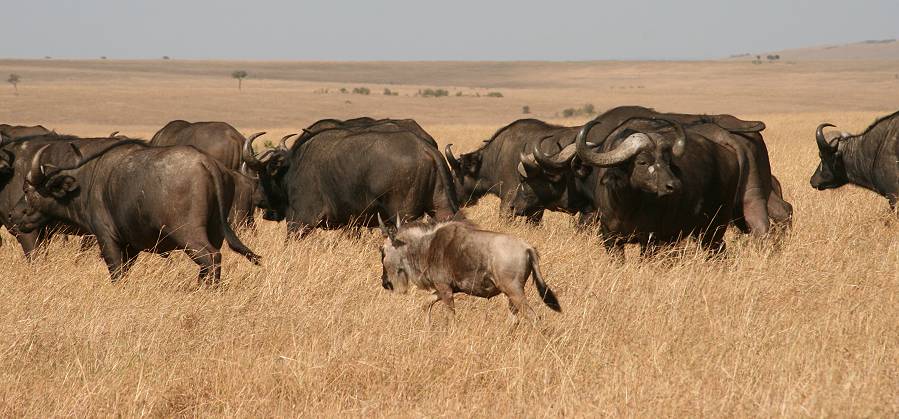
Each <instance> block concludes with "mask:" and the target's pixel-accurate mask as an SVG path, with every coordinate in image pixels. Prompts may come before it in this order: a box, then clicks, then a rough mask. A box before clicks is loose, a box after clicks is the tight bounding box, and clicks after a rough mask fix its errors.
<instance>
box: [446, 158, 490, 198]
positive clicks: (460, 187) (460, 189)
mask: <svg viewBox="0 0 899 419" xmlns="http://www.w3.org/2000/svg"><path fill="white" fill-rule="evenodd" d="M444 151H445V154H446V160H447V162H449V165H450V168H452V169H453V177H454V178H455V181H456V189H457V193H458V194H459V199H460V200H461V201H464V202H466V203H467V204H472V205H473V204H476V203H477V202H478V198H480V195H481V194H480V193H478V190H477V189H478V187H479V186H481V185H479V183H480V181H479V178H480V172H481V156H482V154H483V149H478V150H476V151H473V152H471V153H465V154H462V155H460V156H459V158H456V156H454V155H453V145H452V144H447V145H446V148H445V149H444Z"/></svg>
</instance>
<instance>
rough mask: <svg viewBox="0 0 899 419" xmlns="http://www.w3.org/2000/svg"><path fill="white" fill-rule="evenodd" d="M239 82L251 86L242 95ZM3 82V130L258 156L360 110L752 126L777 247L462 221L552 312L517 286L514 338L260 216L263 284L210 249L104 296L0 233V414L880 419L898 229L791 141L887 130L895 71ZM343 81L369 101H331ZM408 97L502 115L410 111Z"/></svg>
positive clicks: (890, 393)
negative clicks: (681, 242)
mask: <svg viewBox="0 0 899 419" xmlns="http://www.w3.org/2000/svg"><path fill="white" fill-rule="evenodd" d="M236 69H246V70H247V71H249V72H250V73H251V78H250V79H248V80H246V81H245V82H244V86H245V87H244V90H243V91H242V92H238V91H237V89H236V82H235V81H234V80H232V79H230V78H229V77H228V75H229V74H230V72H231V71H232V70H236ZM13 72H14V73H18V74H20V75H21V76H22V83H21V84H20V86H19V90H20V94H19V96H13V95H12V92H11V88H10V89H9V90H8V91H7V90H0V122H15V123H29V124H30V123H42V124H44V125H46V126H48V127H52V128H55V129H57V130H58V131H60V132H67V133H75V134H80V135H101V134H107V133H109V132H110V131H113V130H118V131H122V132H123V133H124V134H128V135H133V136H142V137H148V136H150V135H152V133H153V132H154V131H155V130H156V129H157V128H159V127H161V126H162V125H163V124H164V123H165V122H167V121H168V120H171V119H176V118H183V119H189V120H210V119H212V120H224V121H228V122H231V123H233V124H234V125H235V126H237V127H238V128H239V129H240V130H242V131H244V132H250V131H257V130H268V131H269V132H270V134H269V137H271V138H272V139H277V138H279V137H278V135H280V134H284V133H287V132H292V131H296V130H298V129H299V128H301V127H303V126H306V125H308V124H309V123H311V122H313V121H314V120H316V119H319V118H322V117H352V116H359V115H372V116H375V117H387V116H392V117H412V118H416V119H418V120H419V121H420V122H421V123H422V124H423V126H424V127H425V129H427V130H428V131H430V132H431V133H432V134H433V135H434V136H435V138H437V139H438V141H440V142H441V143H442V144H445V143H449V142H452V143H455V144H456V147H457V149H458V150H470V149H472V148H474V147H476V146H477V144H478V143H479V142H480V141H481V140H482V139H485V138H487V137H488V136H489V135H490V134H491V133H492V132H493V131H494V130H495V129H497V128H499V127H500V126H502V125H504V124H506V123H508V122H510V121H512V120H514V119H516V118H519V117H521V107H522V106H524V105H528V106H530V107H531V110H532V112H533V114H534V115H533V116H535V117H539V118H548V119H552V120H553V121H555V122H559V123H565V124H576V123H580V122H582V121H583V118H580V119H578V118H573V119H561V118H558V117H557V116H556V114H557V113H558V112H559V111H560V110H561V109H563V108H567V107H575V106H579V105H581V104H583V103H588V102H589V103H593V104H595V105H596V107H597V109H600V110H601V109H606V108H608V107H611V106H614V105H617V104H642V105H648V106H655V107H657V108H659V109H661V110H671V111H679V112H729V113H735V114H737V115H739V116H741V117H744V118H758V119H762V120H764V121H765V122H766V123H767V125H768V129H767V130H766V131H765V132H764V134H765V137H766V140H767V141H768V144H769V148H770V151H771V159H772V162H773V165H774V170H775V173H776V174H777V176H778V177H779V178H780V179H781V181H782V182H783V185H784V189H785V195H786V197H787V199H788V200H789V201H791V202H792V203H793V205H794V208H795V228H794V229H793V231H792V232H791V233H790V234H789V235H788V236H787V237H785V238H784V240H783V241H782V242H781V243H779V244H777V245H774V244H771V243H754V242H752V241H750V240H747V239H745V238H744V237H740V236H737V235H731V236H730V239H729V241H728V246H729V252H728V255H727V257H725V258H722V259H720V260H707V259H706V257H705V255H704V254H702V253H700V252H698V251H697V250H696V249H695V247H694V246H692V245H690V244H687V245H686V246H684V247H680V248H675V249H672V250H671V251H670V252H668V253H667V254H663V255H660V256H657V257H654V258H652V259H647V260H639V259H638V258H636V257H634V251H633V250H634V249H630V251H629V256H631V257H630V258H629V260H628V262H626V263H624V264H614V263H612V261H611V260H610V259H609V257H608V256H607V255H606V254H604V253H603V251H602V250H601V249H600V244H599V240H598V238H597V237H595V236H593V235H589V234H576V233H575V232H574V230H573V228H572V219H571V217H569V216H565V215H560V214H551V215H550V216H548V217H547V221H546V223H545V224H544V225H543V226H540V227H530V226H526V225H524V224H522V223H519V222H509V221H506V220H502V219H500V218H498V217H497V215H496V209H497V202H498V201H496V200H492V199H491V200H486V201H484V202H482V203H481V204H480V205H478V206H476V207H473V208H470V209H468V210H467V214H468V216H469V217H470V218H472V219H474V220H476V221H477V222H479V223H480V224H482V225H483V226H485V227H487V228H490V229H495V230H500V231H506V232H510V233H512V234H515V235H518V236H521V237H524V238H525V239H527V240H528V241H530V242H531V243H532V244H534V245H535V246H536V247H537V248H538V249H539V250H540V251H541V253H542V255H543V269H544V273H545V275H546V278H547V282H548V283H549V284H550V286H551V287H552V288H553V289H554V290H555V291H556V293H557V294H558V295H559V298H560V300H561V302H562V306H563V310H564V312H563V313H562V314H556V313H553V312H551V311H549V310H548V309H546V307H544V306H542V305H538V304H539V300H538V298H537V295H536V292H535V291H534V289H533V287H532V286H530V285H529V289H528V292H529V299H530V301H531V303H532V304H533V305H534V306H535V307H536V308H537V310H538V312H539V313H540V314H541V316H542V320H541V321H540V322H539V323H537V324H536V325H522V326H521V327H519V328H518V329H516V330H511V328H510V326H511V323H510V321H509V318H508V311H507V310H506V303H505V301H504V299H503V298H496V299H494V300H490V301H487V300H479V299H474V298H461V299H459V301H458V303H457V311H458V315H457V316H456V317H455V319H452V318H451V317H450V316H449V314H448V312H447V311H446V310H445V309H442V308H439V307H440V306H437V307H438V308H437V309H435V318H434V321H433V323H431V324H428V323H427V322H426V320H425V316H424V313H423V312H422V311H421V309H420V306H421V303H422V302H424V301H425V300H426V297H425V296H424V295H423V294H420V293H418V294H415V293H413V294H410V295H405V296H403V295H392V294H390V293H388V292H386V291H384V290H383V289H381V287H380V280H379V277H380V272H381V271H380V263H379V258H378V251H377V246H378V244H379V242H380V240H381V239H380V236H379V234H376V233H371V234H365V235H363V237H361V238H354V237H350V236H348V235H344V234H341V233H339V232H316V233H314V234H312V235H311V236H309V237H308V238H306V239H305V240H303V241H301V242H286V243H285V241H284V237H285V234H286V232H285V228H284V225H283V224H273V223H268V222H263V223H262V225H261V226H260V227H259V228H258V230H257V231H255V232H250V231H244V232H242V233H241V236H242V237H243V238H244V239H245V241H246V242H247V243H248V244H249V245H250V247H251V248H253V249H254V250H255V251H256V252H257V253H260V254H262V255H263V256H264V258H265V259H264V265H263V266H262V267H254V266H252V265H250V264H249V263H248V262H246V261H245V260H243V259H242V258H240V257H239V256H237V255H236V254H234V253H231V252H229V251H225V266H224V270H223V276H224V278H225V285H224V286H223V287H221V288H220V289H217V290H210V289H205V288H199V289H198V288H197V286H196V283H195V275H196V269H195V266H194V265H193V264H192V263H191V262H190V261H189V260H188V259H187V258H186V257H184V256H183V255H181V256H177V257H173V258H171V260H168V261H167V260H164V259H162V258H159V257H158V256H155V255H143V256H141V258H140V261H139V262H138V264H137V265H136V266H135V268H134V269H133V270H132V272H131V273H130V274H129V276H128V277H127V280H126V281H125V282H124V283H123V284H120V285H110V284H109V282H108V280H107V276H106V275H107V274H106V268H105V266H104V265H103V263H102V262H101V260H100V258H99V257H98V253H97V250H96V249H94V250H92V251H90V252H87V253H84V254H79V253H78V251H77V247H78V246H77V243H75V242H74V241H68V242H64V241H56V242H54V243H52V244H51V246H50V251H49V255H48V256H46V257H45V258H43V259H41V260H39V261H37V262H36V263H34V264H28V263H26V262H25V261H24V260H23V258H22V255H21V250H20V249H19V247H18V245H16V244H15V242H14V240H13V239H12V237H11V236H9V235H8V234H7V233H6V232H3V233H2V235H3V239H4V246H3V247H2V248H0V264H2V265H3V266H4V273H3V275H2V276H0V304H2V309H0V416H2V417H14V416H32V417H48V416H76V417H84V416H175V415H178V416H181V415H183V416H316V417H318V416H336V415H346V416H401V417H406V416H452V415H457V414H461V415H464V416H525V417H536V416H549V417H554V416H560V415H567V416H598V415H602V416H643V417H658V416H678V417H684V416H761V417H772V416H790V417H793V416H816V417H820V416H844V417H845V416H855V417H896V416H897V415H899V274H897V267H899V222H897V221H896V219H895V216H893V215H891V214H889V213H888V206H887V203H886V200H885V199H882V198H880V197H877V196H875V195H874V194H872V193H869V192H866V191H860V190H857V189H852V188H844V189H841V190H837V191H827V192H817V191H814V190H812V189H811V188H810V187H809V185H808V179H809V177H810V176H811V174H812V171H813V170H814V167H815V165H816V160H817V155H816V154H817V153H816V150H815V144H814V140H813V130H814V127H815V126H816V125H817V124H818V123H819V122H821V121H824V120H828V121H830V122H833V123H835V124H837V125H839V127H840V128H841V129H846V130H859V129H862V128H864V127H865V126H866V125H867V124H868V123H869V122H871V121H872V120H873V119H874V117H875V116H877V115H879V114H883V113H886V112H892V111H894V110H895V109H896V106H897V105H899V103H897V102H896V92H897V89H899V79H897V77H896V74H897V73H899V62H888V61H882V62H872V63H847V62H828V63H795V64H789V63H780V64H765V65H759V66H753V65H751V64H749V63H742V62H705V63H698V62H691V63H678V62H670V63H652V62H648V63H221V62H180V61H167V62H163V61H158V62H157V61H145V62H116V61H103V62H101V61H83V62H76V61H56V60H52V61H0V74H2V75H4V76H5V75H6V74H7V73H13ZM253 75H256V76H257V77H256V78H253V77H252V76H253ZM360 86H366V87H369V88H370V89H371V91H372V93H373V94H372V95H370V96H361V95H352V94H339V93H335V91H337V90H339V89H340V87H346V88H348V89H350V90H351V89H352V88H353V87H360ZM0 87H4V88H8V87H9V86H0ZM385 87H389V88H391V89H392V90H395V91H398V92H399V93H400V95H399V96H395V97H386V96H383V95H381V94H380V93H381V91H382V90H383V89H384V88H385ZM428 87H432V88H446V89H448V90H449V91H450V93H451V95H452V94H454V93H455V92H456V91H464V92H465V94H466V95H473V94H474V93H479V94H481V96H484V94H485V93H486V92H489V91H500V92H502V94H503V95H504V97H503V98H486V97H480V98H478V97H472V96H464V97H454V96H450V97H444V98H437V99H435V98H420V97H414V96H412V94H414V93H415V92H416V91H417V90H418V89H420V88H428ZM324 88H328V89H330V92H331V93H328V94H316V93H313V91H315V90H319V89H324Z"/></svg>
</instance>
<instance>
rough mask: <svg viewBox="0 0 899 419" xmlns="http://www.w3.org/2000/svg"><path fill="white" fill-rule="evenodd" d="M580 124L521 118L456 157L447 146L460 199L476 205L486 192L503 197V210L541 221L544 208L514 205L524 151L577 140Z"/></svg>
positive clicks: (556, 148)
mask: <svg viewBox="0 0 899 419" xmlns="http://www.w3.org/2000/svg"><path fill="white" fill-rule="evenodd" d="M578 129H579V127H562V126H557V125H551V124H547V123H545V122H543V121H538V120H536V119H521V120H518V121H515V122H513V123H511V124H509V125H507V126H505V127H503V128H501V129H500V130H499V131H497V132H496V133H495V134H493V137H491V138H490V139H489V140H487V141H485V142H484V144H483V145H482V146H481V147H480V148H478V149H477V150H475V151H472V152H470V153H464V154H461V155H459V157H458V158H457V157H456V156H455V155H453V152H452V144H448V145H447V146H446V149H445V152H446V159H447V161H448V162H449V164H450V167H452V169H453V174H454V175H455V179H456V182H457V192H459V200H460V201H461V202H463V203H464V204H465V205H474V204H475V203H477V202H478V200H479V199H480V198H481V197H483V196H484V195H487V194H492V195H496V196H497V197H499V199H500V212H501V213H502V214H505V215H511V214H513V213H514V214H516V215H524V216H527V217H528V220H529V221H530V222H533V223H539V222H540V220H541V219H542V217H543V209H533V210H530V209H529V210H523V209H520V208H515V207H514V205H513V201H514V197H515V193H516V191H517V189H518V187H519V185H520V179H519V174H520V173H521V172H522V170H525V169H529V168H530V166H527V167H523V166H522V165H521V164H520V163H521V155H522V153H531V152H532V151H533V150H534V148H535V147H536V148H538V149H539V150H541V151H543V152H544V153H547V154H556V153H558V152H559V150H561V149H562V148H564V147H565V146H567V145H569V144H571V143H573V142H574V137H575V135H577V132H578Z"/></svg>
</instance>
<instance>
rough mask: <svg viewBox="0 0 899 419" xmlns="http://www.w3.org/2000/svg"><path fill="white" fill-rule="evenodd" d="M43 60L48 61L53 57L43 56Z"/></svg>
mask: <svg viewBox="0 0 899 419" xmlns="http://www.w3.org/2000/svg"><path fill="white" fill-rule="evenodd" d="M44 59H45V60H50V59H53V57H51V56H49V55H45V56H44Z"/></svg>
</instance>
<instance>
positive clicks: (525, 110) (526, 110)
mask: <svg viewBox="0 0 899 419" xmlns="http://www.w3.org/2000/svg"><path fill="white" fill-rule="evenodd" d="M521 113H523V114H525V115H527V114H529V113H531V107H530V106H528V105H524V106H522V107H521Z"/></svg>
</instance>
